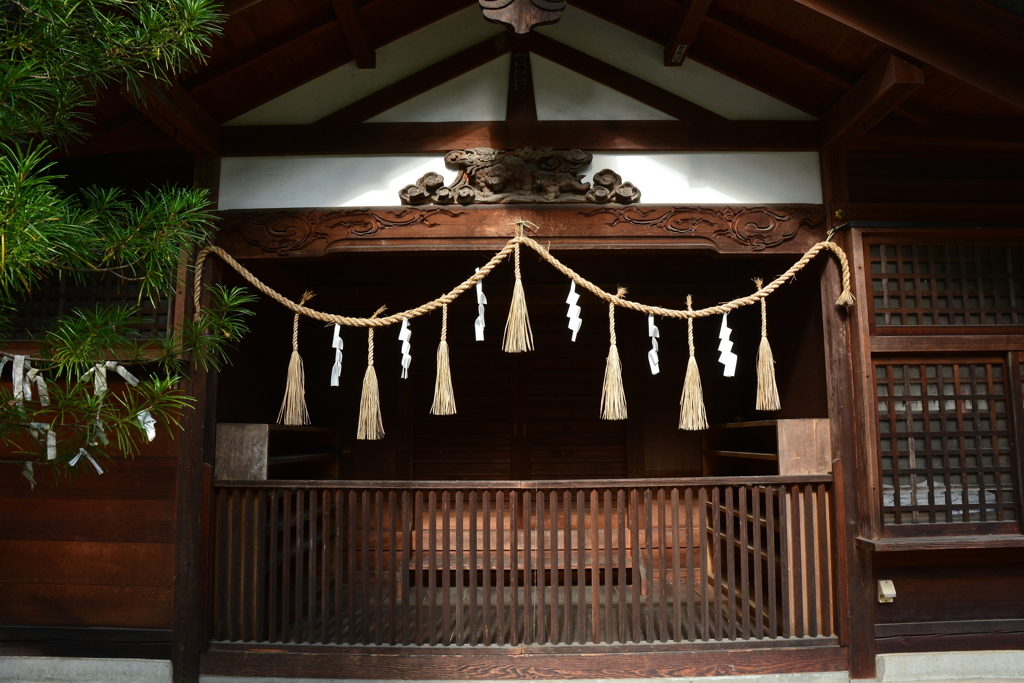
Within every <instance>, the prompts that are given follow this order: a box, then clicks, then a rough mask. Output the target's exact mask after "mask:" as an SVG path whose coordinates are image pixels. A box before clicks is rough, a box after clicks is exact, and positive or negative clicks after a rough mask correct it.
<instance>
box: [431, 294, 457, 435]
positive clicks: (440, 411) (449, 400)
mask: <svg viewBox="0 0 1024 683" xmlns="http://www.w3.org/2000/svg"><path fill="white" fill-rule="evenodd" d="M441 316H442V317H441V343H440V344H438V345H437V378H436V379H435V380H434V403H433V404H432V405H431V406H430V414H431V415H454V414H455V412H456V411H455V392H454V391H453V390H452V369H451V365H450V363H449V362H448V306H447V305H445V306H443V307H442V308H441Z"/></svg>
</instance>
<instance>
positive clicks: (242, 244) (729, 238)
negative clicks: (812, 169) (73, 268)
mask: <svg viewBox="0 0 1024 683" xmlns="http://www.w3.org/2000/svg"><path fill="white" fill-rule="evenodd" d="M221 216H222V218H223V223H222V229H221V231H220V232H219V233H218V238H217V243H218V244H219V245H220V246H221V247H223V248H224V249H226V250H227V251H228V252H229V253H231V254H232V255H233V256H235V257H236V258H276V257H282V256H285V257H291V258H295V257H302V258H315V257H320V256H324V255H327V254H330V253H333V252H337V251H343V250H349V249H358V250H382V249H395V248H410V249H412V248H414V249H443V248H457V249H462V250H465V249H482V250H489V249H493V248H496V247H499V246H500V245H502V244H504V243H505V242H506V241H508V239H509V238H510V237H512V235H513V234H514V224H515V221H516V220H518V219H520V218H522V219H523V220H526V221H529V222H531V223H533V224H535V225H536V226H537V228H536V229H537V232H536V233H535V234H534V233H531V236H532V237H534V238H535V239H537V240H540V241H541V242H543V243H544V244H545V245H547V244H548V243H550V244H551V245H552V247H556V248H587V249H602V248H609V249H612V248H615V249H618V248H621V247H623V246H625V245H627V244H628V245H629V246H647V247H655V248H703V249H713V250H717V251H719V252H722V253H730V254H751V253H761V252H765V253H767V252H771V253H779V254H787V253H791V254H802V253H804V252H805V251H807V249H808V248H810V247H811V246H812V245H813V244H815V243H816V242H819V241H820V240H821V239H824V235H825V229H824V217H825V216H824V209H823V207H822V206H821V205H820V204H793V205H767V206H765V205H761V206H757V205H750V206H742V207H740V206H733V205H730V206H724V205H723V206H710V205H708V206H699V207H698V206H666V205H650V206H611V205H609V206H580V207H572V208H564V207H543V206H516V207H504V206H502V207H464V206H458V205H453V206H447V207H436V208H419V207H403V208H396V207H390V208H353V209H349V208H339V209H263V210H236V211H224V212H221ZM448 240H452V242H451V244H450V245H448V244H446V242H447V241H448Z"/></svg>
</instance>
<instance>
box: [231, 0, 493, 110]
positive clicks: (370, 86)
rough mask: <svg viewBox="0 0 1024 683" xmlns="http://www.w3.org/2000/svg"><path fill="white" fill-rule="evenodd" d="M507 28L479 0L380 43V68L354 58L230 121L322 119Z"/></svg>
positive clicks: (378, 58)
mask: <svg viewBox="0 0 1024 683" xmlns="http://www.w3.org/2000/svg"><path fill="white" fill-rule="evenodd" d="M503 30H504V28H503V27H501V26H499V25H497V24H492V23H490V22H489V21H485V20H484V18H483V16H482V15H481V13H480V6H479V5H476V4H474V5H473V6H472V7H467V8H466V9H464V10H460V11H459V12H456V13H454V14H451V15H449V16H447V17H444V18H443V19H440V20H438V21H436V22H434V23H432V24H428V25H427V26H425V27H423V28H421V29H420V30H418V31H414V32H413V33H410V34H409V35H407V36H403V37H402V38H399V39H398V40H396V41H394V42H391V43H388V44H387V45H383V46H381V47H379V48H377V67H376V68H374V69H359V68H356V65H355V62H349V63H348V64H344V65H342V66H340V67H338V68H337V69H334V70H333V71H329V72H327V73H326V74H324V75H323V76H320V77H319V78H314V79H313V80H312V81H309V82H308V83H304V84H303V85H300V86H299V87H297V88H295V89H293V90H289V91H288V92H287V93H285V94H284V95H281V96H280V97H277V98H275V99H273V100H271V101H270V102H267V103H266V104H263V105H260V106H259V107H256V108H255V109H252V110H250V111H248V112H246V113H245V114H242V115H241V116H239V117H237V118H234V119H232V120H231V121H228V122H227V123H225V124H224V125H226V126H257V125H282V124H293V123H295V124H297V123H313V122H314V121H319V120H320V119H322V118H323V117H325V116H327V115H328V114H331V113H333V112H336V111H338V110H339V109H341V108H343V107H346V106H348V105H350V104H352V103H353V102H357V101H359V100H361V99H362V98H364V97H366V96H367V95H370V94H372V93H375V92H377V91H378V90H380V89H382V88H384V87H385V86H388V85H391V84H392V83H395V82H397V81H400V80H402V79H403V78H405V77H406V76H410V75H412V74H414V73H416V72H417V71H419V70H420V69H423V68H425V67H427V66H430V65H431V64H436V63H437V62H439V61H441V60H442V59H446V58H448V57H451V56H452V55H454V54H456V53H458V52H461V51H462V50H465V49H466V48H467V47H471V46H473V45H476V44H477V43H479V42H480V41H482V40H485V39H487V38H489V37H492V36H496V35H498V34H499V33H501V32H502V31H503ZM506 73H507V72H506ZM506 82H507V81H506ZM449 120H450V119H449Z"/></svg>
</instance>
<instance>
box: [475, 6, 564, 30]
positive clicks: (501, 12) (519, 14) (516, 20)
mask: <svg viewBox="0 0 1024 683" xmlns="http://www.w3.org/2000/svg"><path fill="white" fill-rule="evenodd" d="M480 7H481V8H483V11H484V18H485V19H487V21H493V22H494V23H496V24H505V25H506V26H511V27H512V30H513V31H515V32H516V33H520V34H525V33H529V32H530V29H531V28H533V27H534V26H540V25H541V24H553V23H555V22H556V21H558V19H559V18H560V17H561V16H562V10H564V9H565V0H561V1H555V2H552V1H551V0H480Z"/></svg>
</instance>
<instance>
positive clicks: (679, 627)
mask: <svg viewBox="0 0 1024 683" xmlns="http://www.w3.org/2000/svg"><path fill="white" fill-rule="evenodd" d="M687 490H689V489H687ZM669 505H670V506H671V509H672V545H670V546H669V548H670V549H671V552H672V584H671V585H672V639H673V640H675V641H676V642H683V641H684V640H686V639H685V638H684V637H683V614H682V609H681V607H682V603H681V597H682V595H681V594H682V591H683V579H682V577H681V576H680V574H679V572H680V571H681V570H680V562H679V553H680V552H682V548H683V545H682V543H681V542H680V539H679V531H680V529H679V489H678V488H676V487H675V486H673V487H672V492H671V494H670V496H669ZM687 582H688V583H692V582H691V581H690V577H689V576H687ZM665 602H666V604H667V603H668V599H667V598H666V599H665Z"/></svg>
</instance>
